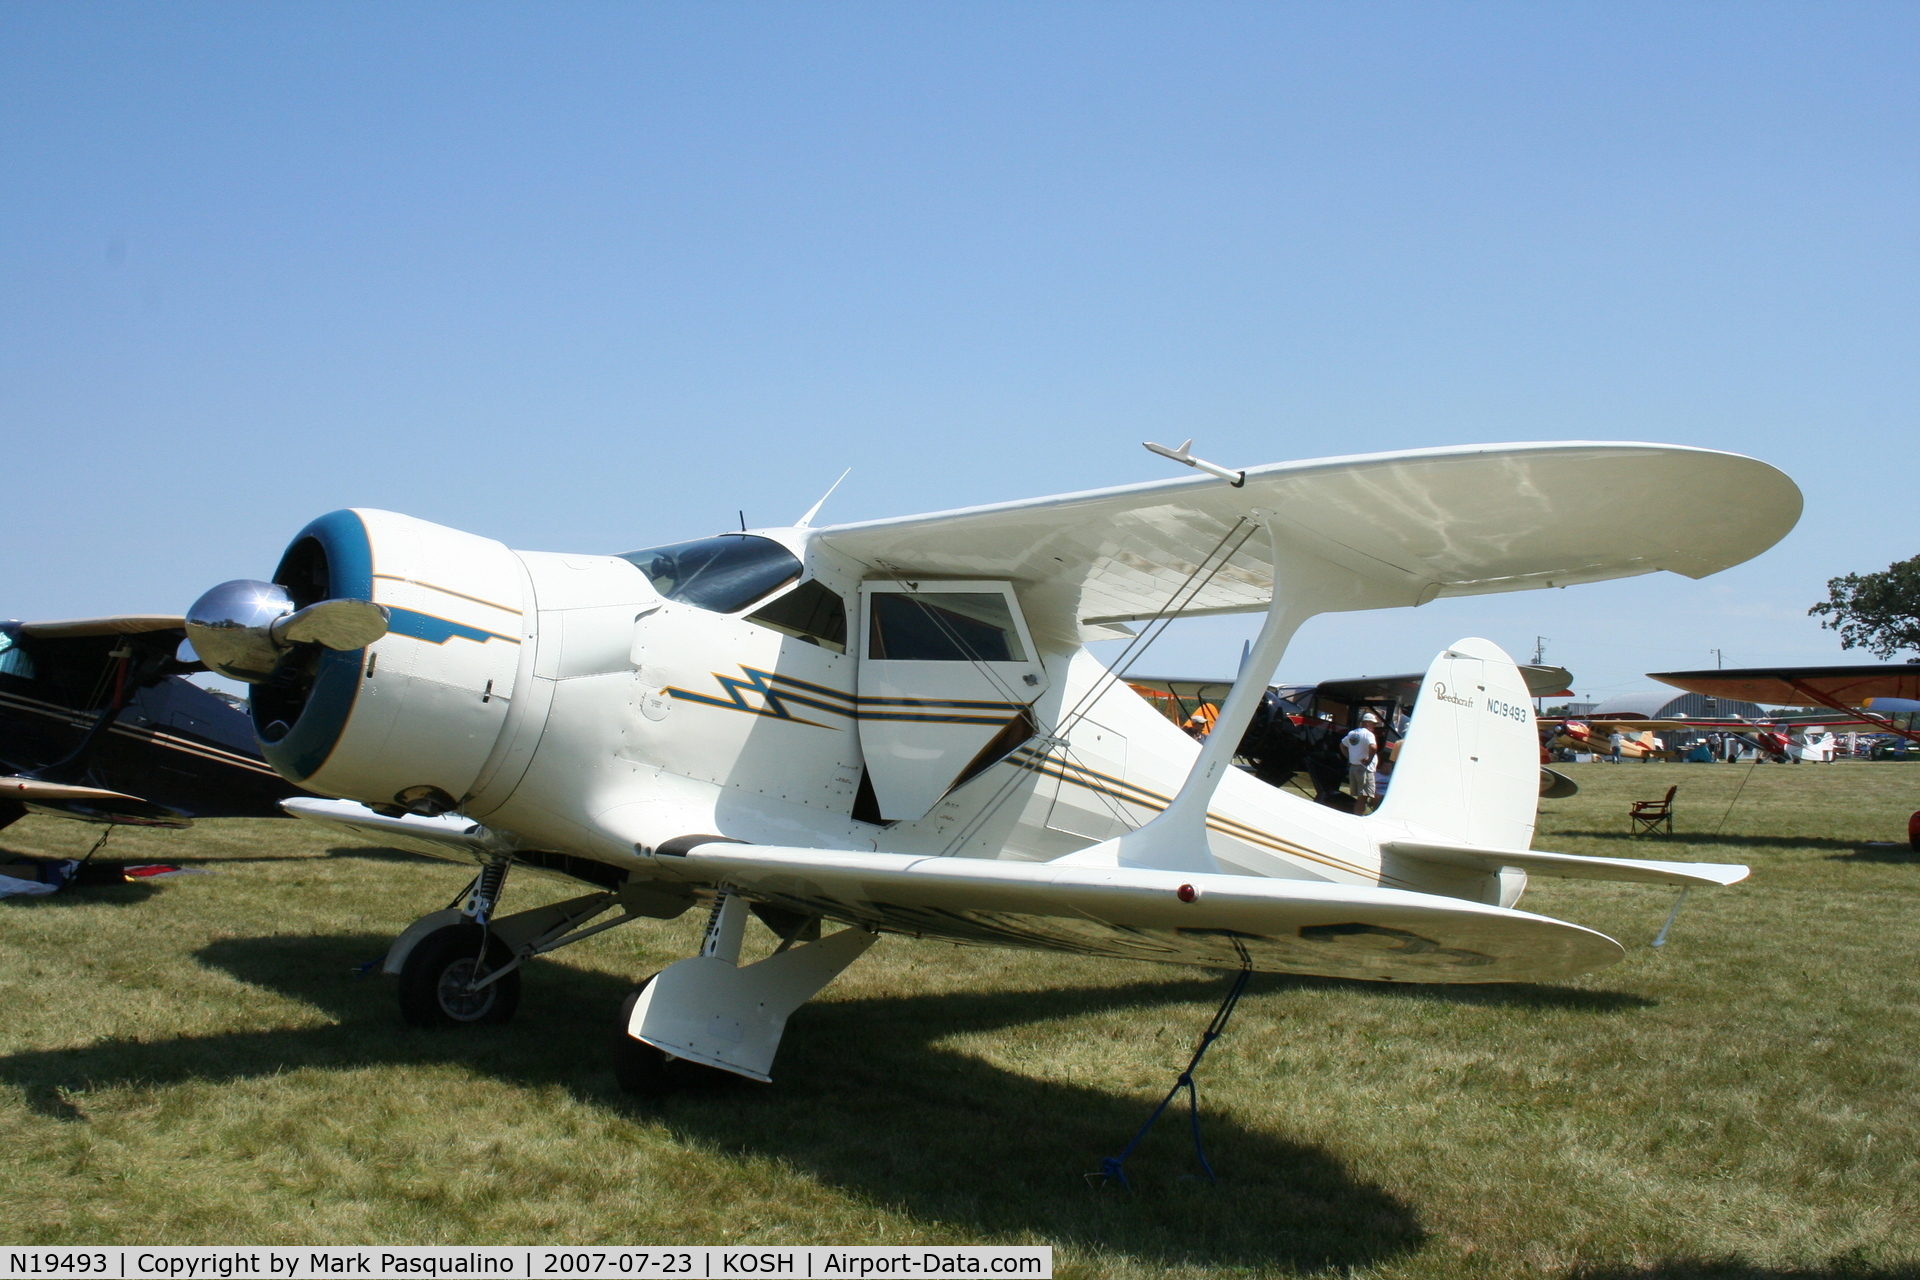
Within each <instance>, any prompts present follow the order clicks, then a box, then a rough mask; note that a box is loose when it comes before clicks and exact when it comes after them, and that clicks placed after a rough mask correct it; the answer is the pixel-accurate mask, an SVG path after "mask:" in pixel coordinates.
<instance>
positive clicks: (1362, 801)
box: [1340, 711, 1380, 814]
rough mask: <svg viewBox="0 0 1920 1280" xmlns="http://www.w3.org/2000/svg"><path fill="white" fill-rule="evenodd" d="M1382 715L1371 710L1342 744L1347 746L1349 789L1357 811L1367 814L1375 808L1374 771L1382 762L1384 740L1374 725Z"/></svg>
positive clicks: (1362, 717) (1342, 740)
mask: <svg viewBox="0 0 1920 1280" xmlns="http://www.w3.org/2000/svg"><path fill="white" fill-rule="evenodd" d="M1379 723H1380V717H1379V716H1376V715H1375V714H1373V712H1371V711H1369V712H1367V713H1366V714H1365V715H1363V716H1361V717H1360V723H1359V724H1357V725H1355V726H1354V727H1353V728H1352V729H1351V730H1350V731H1348V733H1347V736H1346V737H1344V738H1342V739H1340V745H1341V746H1343V747H1345V748H1346V749H1347V792H1348V794H1349V795H1351V796H1352V797H1353V811H1354V812H1355V813H1361V814H1364V813H1366V812H1368V811H1369V810H1371V809H1372V808H1373V798H1374V785H1373V784H1374V770H1375V768H1377V767H1378V765H1379V763H1380V739H1379V738H1378V737H1377V736H1376V735H1375V734H1374V728H1375V726H1377V725H1378V724H1379Z"/></svg>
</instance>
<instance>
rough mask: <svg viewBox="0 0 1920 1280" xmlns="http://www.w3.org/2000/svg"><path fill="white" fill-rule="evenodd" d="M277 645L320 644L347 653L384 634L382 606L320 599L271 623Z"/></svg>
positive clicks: (384, 624)
mask: <svg viewBox="0 0 1920 1280" xmlns="http://www.w3.org/2000/svg"><path fill="white" fill-rule="evenodd" d="M271 630H272V634H273V638H274V640H275V641H276V642H277V643H279V644H320V645H325V646H326V647H327V648H329V649H338V650H340V651H342V652H346V651H349V650H353V649H364V648H366V647H367V646H368V645H370V644H372V643H373V642H374V641H375V640H378V639H379V638H380V637H381V636H384V635H385V634H387V611H386V608H385V606H383V605H377V604H375V603H374V602H373V601H371V600H322V601H321V602H320V603H319V604H310V605H308V606H307V607H306V608H304V609H302V610H300V611H299V612H298V613H291V614H288V615H287V616H286V617H284V618H280V619H278V620H277V621H275V622H274V624H273V626H272V628H271Z"/></svg>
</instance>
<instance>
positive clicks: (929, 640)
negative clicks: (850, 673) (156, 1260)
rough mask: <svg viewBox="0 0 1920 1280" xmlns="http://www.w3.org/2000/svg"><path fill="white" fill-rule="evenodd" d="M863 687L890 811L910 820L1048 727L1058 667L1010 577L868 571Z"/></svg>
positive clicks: (864, 711) (862, 710) (872, 766)
mask: <svg viewBox="0 0 1920 1280" xmlns="http://www.w3.org/2000/svg"><path fill="white" fill-rule="evenodd" d="M859 686H860V687H859V704H858V705H859V722H860V749H861V753H862V754H863V755H864V756H865V758H866V765H867V777H868V779H869V781H871V783H872V784H873V793H874V797H875V799H876V800H878V801H879V805H880V816H881V817H882V818H885V819H887V820H888V821H890V822H892V821H898V822H911V821H914V820H915V819H918V818H924V817H925V816H926V815H927V813H928V811H930V810H931V809H932V808H933V806H934V805H935V804H937V803H939V801H940V798H941V797H942V796H944V795H946V794H947V792H949V791H951V790H952V789H953V788H954V787H956V786H958V785H960V784H961V783H963V782H965V781H967V780H968V779H969V778H971V777H973V776H974V775H975V774H978V773H982V772H984V771H985V770H986V769H988V768H989V767H991V766H992V765H993V764H995V763H997V762H998V761H999V760H1001V759H1003V758H1005V757H1006V756H1007V755H1008V754H1010V753H1011V752H1012V751H1014V750H1015V749H1016V748H1017V747H1019V746H1020V744H1021V743H1023V742H1025V741H1026V740H1027V739H1028V738H1031V737H1032V736H1033V735H1034V734H1035V732H1037V728H1036V725H1035V723H1034V719H1033V713H1032V712H1031V711H1030V710H1029V707H1030V706H1031V705H1032V703H1033V701H1034V699H1036V698H1038V697H1039V696H1040V695H1041V694H1042V693H1044V692H1045V691H1046V688H1047V673H1046V669H1045V668H1044V667H1042V666H1041V665H1040V658H1039V654H1037V653H1036V652H1035V651H1034V647H1033V639H1032V637H1031V636H1029V635H1028V634H1027V625H1026V622H1025V620H1024V619H1022V618H1021V616H1020V604H1019V601H1018V600H1016V599H1015V598H1014V594H1013V588H1012V587H1011V586H1010V585H1009V584H1007V583H1005V582H917V583H916V582H898V581H896V582H868V583H864V584H862V586H861V588H860V669H859Z"/></svg>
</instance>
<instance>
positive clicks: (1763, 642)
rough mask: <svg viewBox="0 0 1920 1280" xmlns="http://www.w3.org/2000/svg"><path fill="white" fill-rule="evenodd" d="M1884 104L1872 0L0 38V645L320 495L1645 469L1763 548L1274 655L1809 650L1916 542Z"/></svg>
mask: <svg viewBox="0 0 1920 1280" xmlns="http://www.w3.org/2000/svg"><path fill="white" fill-rule="evenodd" d="M1917 67H1920V8H1916V7H1915V6H1913V5H1910V4H1901V5H1875V4H1846V5H1808V4H1794V5H1767V4H1749V3H1742V4H1664V3H1663V4H1655V5H1633V4H1592V5H1550V4H1534V5H1520V4H1512V5H1471V4H1460V3H1447V4H1433V5H1393V4H1361V5H1355V4H1329V5H1284V4H1259V5H1208V4H1195V3H1181V4H1178V5H1171V4H1169V5H1162V6H1148V5H1071V4H1039V5H1035V4H1005V5H992V4H955V5H926V4H909V5H901V4H872V5H844V4H843V5H832V4H807V5H790V4H763V5H758V4H727V5H717V4H678V5H675V4H651V5H638V4H619V5H598V4H541V5H509V6H503V5H484V4H482V5H475V4H460V5H419V4H414V5H407V4H379V5H364V4H350V3H346V4H342V3H336V4H325V5H320V4H307V5H298V4H277V5H168V4H146V5H89V4H76V3H58V4H52V3H48V4H19V3H7V4H0V193H3V194H0V424H3V425H0V432H3V433H4V434H3V438H4V442H5V458H6V466H5V471H4V474H5V476H6V478H7V481H8V483H7V486H6V502H7V505H8V517H9V518H8V521H7V527H8V530H9V538H8V554H7V556H6V557H5V565H6V569H5V571H4V574H3V575H0V586H3V587H4V590H3V591H0V616H7V615H11V616H18V617H22V618H34V617H62V616H73V615H79V614H91V613H97V612H124V611H134V610H148V609H153V610H165V611H178V610H180V609H183V608H184V607H185V606H186V605H187V604H188V603H189V602H190V601H191V600H192V599H193V598H194V597H195V596H196V595H197V594H198V593H199V591H200V590H201V589H203V588H204V587H206V586H208V585H211V584H212V583H214V582H217V581H220V580H222V579H225V578H229V577H241V576H265V575H266V574H267V573H268V572H270V571H271V569H272V567H273V564H274V561H275V559H276V558H277V556H278V553H279V551H280V549H281V547H282V546H283V545H284V543H285V542H286V540H287V538H288V537H289V536H290V535H291V534H292V533H293V532H294V531H295V530H296V529H298V528H299V527H300V525H302V524H303V523H304V522H305V521H306V520H307V519H309V518H310V517H312V516H314V515H316V514H319V513H321V512H323V511H327V510H331V509H333V508H336V507H340V506H346V505H363V506H379V507H389V508H393V509H396V510H401V511H406V512H410V513H412V514H415V515H419V516H422V517H425V518H427V519H431V520H437V521H441V522H443V523H447V524H452V525H456V526H459V527H461V528H465V529H470V530H473V531H476V532H480V533H485V534H488V535H490V536H494V537H498V538H500V539H502V540H504V541H506V542H507V543H509V544H510V545H513V546H516V547H524V548H534V549H543V550H593V551H612V550H623V549H629V548H633V547H638V546H645V545H648V544H650V543H655V542H664V541H671V540H677V539H680V538H685V537H689V536H695V535H700V534H704V533H709V532H714V531H717V530H719V529H722V528H726V527H729V526H731V525H732V524H733V522H734V512H735V511H736V509H741V508H744V509H745V511H746V513H747V518H748V520H749V521H750V522H752V523H755V524H774V523H784V522H786V521H788V520H791V519H793V518H794V517H795V516H797V515H798V514H799V513H800V512H801V511H802V510H804V509H805V508H806V507H807V506H808V505H809V504H810V503H811V502H812V501H813V500H814V499H815V498H816V497H818V496H819V494H820V492H821V491H822V490H824V489H825V487H826V486H827V485H828V483H830V482H831V481H832V479H833V478H834V477H835V476H836V475H838V474H839V473H840V471H841V469H842V468H844V467H847V466H852V467H853V468H854V472H853V475H852V477H851V478H850V479H849V480H848V481H847V483H846V485H845V486H844V487H843V488H842V489H841V491H840V492H839V493H838V494H837V495H836V496H835V497H834V499H833V501H832V502H831V503H830V504H829V505H828V507H827V509H826V511H825V512H824V513H823V516H822V519H823V520H829V521H831V520H851V519H860V518H867V517H875V516H882V515H890V514H902V513H908V512H914V511H925V510H933V509H938V508H942V507H949V506H960V505H966V504H971V503H979V502H988V501H996V500H1001V499H1007V498H1015V497H1022V496H1028V495H1035V494H1044V493H1051V492H1060V491H1065V490H1071V489H1078V488H1085V487H1089V486H1095V485H1103V484H1114V483H1122V482H1128V481H1135V480H1143V479H1152V478H1156V477H1160V476H1163V475H1167V474H1171V473H1172V470H1173V469H1172V468H1171V464H1167V463H1164V462H1162V461H1160V460H1158V459H1155V458H1153V457H1151V456H1150V455H1148V454H1147V453H1145V452H1144V451H1143V450H1142V449H1141V448H1140V445H1139V442H1140V441H1142V440H1145V439H1156V440H1165V441H1169V442H1175V443H1177V442H1178V441H1179V440H1180V439H1182V438H1184V437H1186V436H1189V435H1191V436H1194V437H1195V438H1196V445H1195V448H1196V450H1197V451H1199V452H1202V453H1203V454H1204V455H1205V456H1209V457H1213V458H1216V459H1218V460H1220V461H1222V462H1225V463H1228V464H1231V465H1234V466H1242V465H1248V464H1252V463H1257V462H1271V461H1279V460H1283V459H1288V458H1301V457H1315V456H1321V455H1327V454H1339V453H1352V452H1364V451H1371V450H1376V449H1399V448H1412V447H1418V446H1424V445H1439V444H1454V443H1468V442H1476V441H1500V440H1538V439H1575V438H1586V439H1603V440H1604V439H1641V440H1654V441H1670V442H1675V443H1681V444H1693V445H1703V446H1710V447H1716V448H1727V449H1734V450H1738V451H1741V452H1745V453H1750V454H1753V455H1755V456H1758V457H1761V458H1764V459H1766V460H1767V461H1769V462H1772V463H1774V464H1775V465H1778V466H1780V467H1782V468H1783V469H1784V470H1786V471H1787V472H1788V473H1789V474H1791V475H1792V476H1794V477H1795V479H1796V480H1798V482H1799V483H1800V485H1801V487H1802V488H1803V489H1804V490H1805V492H1806V496H1807V511H1806V515H1805V516H1804V518H1803V519H1802V521H1801V524H1800V527H1799V528H1798V530H1796V531H1795V532H1794V533H1793V534H1792V535H1791V536H1790V537H1789V538H1788V540H1787V541H1786V542H1785V543H1783V544H1782V545H1781V546H1780V547H1779V548H1778V549H1776V550H1774V551H1772V552H1770V553H1768V554H1767V555H1766V556H1763V557H1762V558H1760V559H1759V560H1758V561H1756V562H1754V563H1752V564H1750V565H1748V566H1744V567H1742V568H1739V569H1736V570H1733V571H1731V572H1728V573H1726V574H1723V575H1720V576H1719V577H1716V578H1711V579H1708V580H1706V581H1704V582H1701V583H1690V582H1687V581H1685V580H1682V579H1678V578H1674V577H1672V576H1671V575H1664V574H1663V575H1659V576H1658V578H1655V579H1645V578H1643V579H1635V580H1633V581H1629V582H1626V583H1620V584H1610V585H1606V586H1601V587H1591V588H1583V589H1577V590H1570V591H1553V592H1533V593H1526V594H1522V595H1515V596H1504V597H1493V598H1483V599H1479V600H1469V601H1458V602H1440V603H1436V604H1433V605H1429V606H1427V607H1426V608H1423V609H1421V610H1418V611H1412V612H1409V611H1400V612H1394V613H1379V614H1358V615H1336V616H1332V617H1327V618H1322V619H1319V620H1317V621H1316V622H1314V623H1313V624H1310V626H1309V628H1308V629H1307V630H1306V631H1305V632H1303V633H1302V635H1301V637H1300V639H1299V640H1298V641H1297V643H1296V646H1295V649H1294V651H1293V653H1292V654H1291V655H1290V656H1289V659H1288V661H1287V662H1286V663H1285V664H1284V665H1283V667H1282V675H1283V676H1284V677H1286V678H1290V679H1301V678H1314V677H1326V676H1334V675H1351V674H1361V673H1381V672H1386V671H1395V670H1407V669H1417V668H1420V667H1422V666H1424V665H1425V663H1426V661H1427V659H1428V658H1429V657H1430V656H1431V654H1432V653H1433V652H1434V651H1435V650H1436V649H1437V648H1438V647H1439V646H1440V645H1442V644H1444V643H1446V642H1447V641H1450V640H1452V639H1454V638H1456V637H1458V636H1461V635H1465V634H1475V633H1477V634H1483V635H1486V636H1488V637H1489V638H1491V639H1494V640H1495V641H1498V642H1500V643H1502V644H1504V645H1506V646H1508V647H1509V648H1510V649H1512V650H1514V651H1515V652H1516V653H1524V651H1526V650H1529V649H1530V648H1531V646H1532V644H1533V639H1534V637H1535V636H1536V635H1546V636H1549V637H1551V641H1550V643H1549V645H1548V647H1547V654H1548V657H1549V658H1550V659H1553V660H1558V661H1560V662H1562V663H1564V664H1565V665H1567V666H1570V667H1572V668H1574V669H1575V671H1576V672H1577V673H1578V674H1579V676H1580V679H1579V683H1578V686H1577V687H1578V688H1579V689H1580V690H1581V691H1583V692H1589V691H1591V692H1594V693H1599V694H1605V693H1608V692H1617V691H1626V690H1633V689H1639V688H1645V687H1651V686H1650V685H1649V682H1647V681H1646V680H1645V679H1644V678H1643V677H1642V676H1641V674H1640V673H1642V672H1645V671H1649V670H1664V669H1672V668H1681V667H1699V666H1711V665H1712V664H1713V659H1712V657H1711V656H1710V654H1709V652H1708V650H1709V649H1711V648H1713V647H1720V648H1722V649H1724V651H1725V654H1726V659H1727V663H1728V665H1752V664H1760V663H1773V662H1785V661H1826V660H1842V658H1843V655H1842V654H1841V651H1840V650H1839V648H1838V645H1837V641H1836V640H1835V638H1834V636H1833V635H1832V633H1830V632H1824V631H1821V630H1819V629H1818V627H1817V626H1816V625H1815V623H1814V622H1813V620H1811V619H1808V618H1806V617H1805V610H1806V608H1807V606H1808V605H1809V604H1811V603H1813V602H1814V601H1815V600H1817V599H1820V598H1822V596H1823V595H1824V586H1823V584H1824V582H1825V580H1826V579H1827V578H1828V577H1830V576H1832V575H1834V574H1838V573H1842V572H1846V571H1849V570H1861V571H1865V570H1875V569H1880V568H1884V567H1885V566H1886V565H1887V564H1888V563H1889V562H1891V561H1893V560H1895V559H1903V558H1906V557H1908V556H1911V555H1914V554H1916V553H1917V552H1920V545H1916V543H1917V542H1920V538H1916V536H1915V520H1914V490H1915V483H1916V467H1915V463H1916V460H1917V458H1920V429H1916V427H1917V424H1916V413H1915V410H1916V407H1917V406H1916V401H1917V399H1920V397H1917V396H1916V382H1915V379H1916V355H1917V354H1920V343H1916V338H1917V337H1920V332H1917V330H1920V325H1917V324H1916V318H1917V312H1920V278H1917V277H1920V164H1917V163H1916V162H1917V161H1920V110H1916V108H1917V107H1920V73H1917V72H1916V68H1917ZM1697 496H1699V495H1689V494H1684V493H1676V494H1673V495H1672V499H1673V501H1674V503H1675V504H1676V505H1678V504H1682V503H1685V502H1687V501H1689V500H1690V499H1691V498H1694V497H1697ZM1607 498H1608V495H1606V494H1603V493H1596V494H1595V495H1594V501H1595V502H1597V503H1602V504H1604V503H1605V502H1606V501H1607ZM1252 627H1253V623H1252V622H1251V621H1247V620H1239V619H1234V620H1226V621H1217V622H1213V623H1208V624H1198V623H1195V624H1188V625H1186V626H1185V627H1183V628H1181V629H1179V630H1178V631H1177V632H1176V633H1175V634H1174V635H1172V636H1170V637H1169V638H1168V639H1167V641H1165V642H1164V644H1163V648H1162V650H1161V651H1160V652H1158V653H1156V654H1154V655H1152V656H1150V657H1149V659H1148V660H1147V662H1146V664H1145V665H1146V666H1148V667H1152V668H1154V669H1156V670H1159V671H1163V672H1174V671H1181V672H1190V673H1196V674H1209V673H1215V672H1223V671H1231V670H1232V667H1233V663H1234V660H1235V658H1236V657H1237V654H1238V651H1239V645H1240V638H1241V637H1242V636H1244V635H1247V634H1250V633H1251V630H1252ZM1844 656H1845V657H1846V658H1848V659H1853V658H1859V657H1863V656H1864V655H1860V654H1857V653H1856V654H1853V655H1844Z"/></svg>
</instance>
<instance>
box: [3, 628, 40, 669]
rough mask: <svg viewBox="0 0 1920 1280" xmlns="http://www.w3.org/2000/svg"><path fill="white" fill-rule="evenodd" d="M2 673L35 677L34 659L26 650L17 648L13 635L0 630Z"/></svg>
mask: <svg viewBox="0 0 1920 1280" xmlns="http://www.w3.org/2000/svg"><path fill="white" fill-rule="evenodd" d="M0 675H9V676H19V677H20V678H21V679H23V680H31V679H33V677H34V670H33V659H32V658H29V657H28V656H27V653H26V650H24V649H20V648H17V647H16V646H15V645H14V643H13V637H12V636H10V635H8V634H7V633H6V632H4V631H0Z"/></svg>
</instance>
